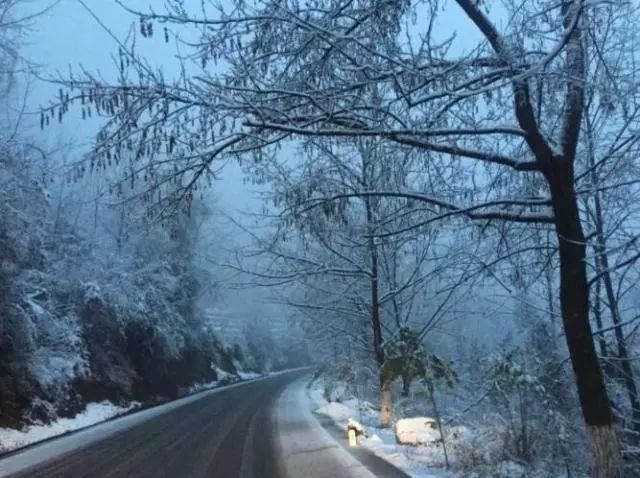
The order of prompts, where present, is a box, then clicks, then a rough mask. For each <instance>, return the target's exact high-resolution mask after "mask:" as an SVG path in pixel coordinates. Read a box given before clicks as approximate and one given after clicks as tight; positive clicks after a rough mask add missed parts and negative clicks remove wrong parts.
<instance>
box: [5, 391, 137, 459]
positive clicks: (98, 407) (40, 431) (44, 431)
mask: <svg viewBox="0 0 640 478" xmlns="http://www.w3.org/2000/svg"><path fill="white" fill-rule="evenodd" d="M137 406H139V404H138V403H132V404H131V405H129V406H128V407H118V406H116V405H114V404H113V403H111V402H107V401H105V402H101V403H89V404H88V405H87V407H86V408H85V410H84V411H83V412H80V413H79V414H78V415H76V416H75V417H73V418H60V419H58V420H56V421H55V422H53V423H50V424H48V425H32V426H29V427H26V428H24V429H22V430H14V429H12V428H0V452H7V451H11V450H15V449H17V448H22V447H24V446H27V445H30V444H31V443H36V442H39V441H42V440H46V439H47V438H51V437H54V436H58V435H63V434H65V433H69V432H71V431H74V430H79V429H81V428H86V427H88V426H91V425H95V424H96V423H100V422H104V421H106V420H109V419H110V418H113V417H115V416H117V415H121V414H123V413H125V412H128V411H129V410H131V409H133V408H136V407H137Z"/></svg>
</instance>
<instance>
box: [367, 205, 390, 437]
mask: <svg viewBox="0 0 640 478" xmlns="http://www.w3.org/2000/svg"><path fill="white" fill-rule="evenodd" d="M365 209H366V212H367V224H368V226H369V242H368V246H369V253H370V256H371V328H372V330H373V352H374V354H375V358H376V364H377V365H378V371H379V374H378V375H379V380H380V425H381V426H382V427H383V428H388V427H390V426H391V415H392V410H393V402H392V399H391V387H390V384H389V383H387V380H386V377H385V375H384V373H383V366H384V340H383V338H382V324H381V322H380V298H379V291H378V287H379V284H378V248H377V246H376V243H375V240H374V238H373V232H374V231H373V220H374V218H373V211H372V208H371V200H370V199H369V198H365Z"/></svg>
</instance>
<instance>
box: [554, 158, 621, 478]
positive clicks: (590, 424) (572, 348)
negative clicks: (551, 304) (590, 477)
mask: <svg viewBox="0 0 640 478" xmlns="http://www.w3.org/2000/svg"><path fill="white" fill-rule="evenodd" d="M547 178H548V180H549V185H550V189H551V200H552V203H553V212H554V216H555V230H556V234H557V236H558V245H559V252H560V305H561V308H562V321H563V326H564V331H565V338H566V341H567V346H568V348H569V354H570V356H571V364H572V366H573V371H574V373H575V376H576V383H577V388H578V396H579V398H580V405H581V407H582V414H583V417H584V420H585V423H586V426H587V433H588V437H589V441H590V443H591V447H592V453H593V460H594V470H595V476H596V477H597V478H615V477H616V476H617V474H618V469H619V449H618V440H617V435H616V430H615V427H614V421H613V413H612V411H611V404H610V403H609V397H608V396H607V391H606V388H605V384H604V379H603V376H602V370H601V368H600V363H599V361H598V356H597V354H596V348H595V344H594V341H593V336H592V330H591V324H590V322H589V286H588V282H587V270H586V262H585V259H586V244H585V237H584V233H583V230H582V224H581V222H580V215H579V210H578V203H577V197H576V192H575V188H574V184H573V166H572V164H571V162H570V161H566V160H564V158H555V159H554V161H553V162H552V163H551V167H550V170H549V171H548V173H547Z"/></svg>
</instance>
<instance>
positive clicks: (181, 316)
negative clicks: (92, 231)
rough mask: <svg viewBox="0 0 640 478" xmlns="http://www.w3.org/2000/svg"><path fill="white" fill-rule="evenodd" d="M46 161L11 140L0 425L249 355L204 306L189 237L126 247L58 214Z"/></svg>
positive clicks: (2, 179) (207, 377)
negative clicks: (209, 318)
mask: <svg viewBox="0 0 640 478" xmlns="http://www.w3.org/2000/svg"><path fill="white" fill-rule="evenodd" d="M38 166H39V163H38V162H37V161H36V160H34V158H33V157H31V155H30V154H28V152H27V151H26V150H25V149H23V148H18V147H15V146H11V147H10V146H4V147H3V148H2V150H0V183H1V188H0V202H1V204H2V208H3V211H4V213H3V215H2V217H1V218H0V290H1V291H0V337H1V338H0V411H1V413H0V417H1V418H0V426H2V427H13V428H18V427H20V426H22V425H24V424H25V423H34V422H47V421H49V420H51V419H53V418H55V417H57V416H73V415H75V414H76V413H77V412H79V411H81V410H82V409H83V408H84V406H85V404H86V403H88V402H101V401H103V400H110V401H112V402H113V403H115V404H117V405H126V404H127V403H129V402H132V401H141V402H148V401H155V400H161V399H168V398H172V397H176V396H178V395H180V394H181V393H183V392H185V391H186V390H187V389H189V387H191V386H192V385H194V384H196V383H210V382H212V381H215V380H216V379H217V378H218V377H217V374H218V372H217V371H218V370H224V371H226V372H228V373H231V374H235V373H236V372H237V370H236V365H238V366H241V365H242V360H240V361H236V362H235V364H234V360H233V357H232V354H231V350H228V349H227V348H226V347H225V346H224V345H223V344H222V343H220V342H219V341H218V339H217V338H216V336H215V335H214V334H213V332H212V330H211V329H210V327H209V325H208V324H206V323H205V322H204V321H203V320H202V319H201V318H200V316H199V314H198V313H197V309H196V307H195V305H194V304H195V301H196V299H197V294H198V290H199V283H198V278H199V277H201V276H202V274H201V273H200V271H198V270H197V269H196V268H195V267H194V266H193V264H192V262H191V256H190V254H191V251H190V249H189V243H188V241H186V240H183V239H184V237H182V238H181V237H177V236H175V235H174V236H172V237H167V236H166V235H163V234H160V233H156V234H154V233H153V232H151V233H150V235H147V236H145V237H144V241H142V240H140V241H138V242H136V241H131V244H130V247H122V248H121V249H120V250H117V251H113V250H112V249H113V248H110V247H107V246H105V245H104V244H102V245H101V244H97V243H96V242H95V241H93V240H91V238H90V237H86V235H85V234H84V233H83V232H82V230H78V229H74V228H73V226H72V225H71V224H68V223H67V222H65V220H64V219H61V218H60V217H59V215H58V214H55V212H56V211H54V210H53V209H54V208H53V207H52V205H51V204H50V199H49V198H50V194H49V192H48V191H47V187H48V186H50V185H51V182H50V180H49V178H48V177H47V176H45V175H42V174H39V173H38V171H39V170H38ZM185 229H186V226H185ZM101 246H102V247H101Z"/></svg>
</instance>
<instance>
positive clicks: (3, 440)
mask: <svg viewBox="0 0 640 478" xmlns="http://www.w3.org/2000/svg"><path fill="white" fill-rule="evenodd" d="M216 373H217V374H218V380H214V381H213V382H209V383H200V384H195V385H193V386H191V387H189V388H188V389H187V394H186V395H187V396H189V395H193V394H196V393H199V392H203V391H206V390H211V389H214V388H218V387H220V386H221V385H224V383H221V382H223V381H224V380H227V381H231V382H232V383H233V382H235V381H244V380H254V379H256V378H260V377H262V376H264V375H261V374H257V373H252V372H238V374H237V375H235V374H230V373H229V372H225V371H224V370H222V369H220V368H218V367H216ZM237 379H239V380H237ZM168 403H171V402H168ZM140 406H141V404H140V403H139V402H132V403H131V404H130V405H129V406H127V407H119V406H116V405H114V404H113V403H111V402H109V401H104V402H100V403H89V404H87V406H86V408H85V409H84V411H82V412H80V413H79V414H77V415H76V416H75V417H73V418H59V419H58V420H56V421H54V422H52V423H50V424H46V425H45V424H42V425H30V426H27V427H24V428H23V429H21V430H16V429H13V428H0V453H7V452H10V451H13V450H17V449H19V448H23V447H25V446H28V445H31V444H33V443H37V442H40V441H43V440H47V439H49V438H53V437H56V436H61V435H64V434H66V433H69V432H72V431H76V430H80V429H82V428H87V427H89V426H92V425H96V424H98V423H101V422H106V421H107V420H110V419H111V418H114V417H117V416H119V415H123V414H125V413H127V412H129V411H131V410H133V409H135V408H139V407H140Z"/></svg>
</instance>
